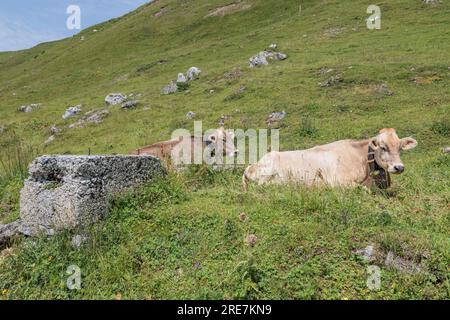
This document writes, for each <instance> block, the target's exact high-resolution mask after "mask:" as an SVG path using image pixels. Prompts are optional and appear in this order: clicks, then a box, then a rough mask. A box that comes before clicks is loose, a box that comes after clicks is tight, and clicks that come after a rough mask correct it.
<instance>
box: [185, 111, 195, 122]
mask: <svg viewBox="0 0 450 320" xmlns="http://www.w3.org/2000/svg"><path fill="white" fill-rule="evenodd" d="M186 118H187V119H189V120H192V119H194V118H195V112H193V111H189V112H188V113H187V114H186Z"/></svg>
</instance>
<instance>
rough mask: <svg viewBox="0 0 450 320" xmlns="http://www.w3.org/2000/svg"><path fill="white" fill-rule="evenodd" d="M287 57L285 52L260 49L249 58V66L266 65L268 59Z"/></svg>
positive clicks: (283, 58)
mask: <svg viewBox="0 0 450 320" xmlns="http://www.w3.org/2000/svg"><path fill="white" fill-rule="evenodd" d="M287 57H288V56H287V54H285V53H281V52H273V51H261V52H260V53H258V54H257V55H256V56H254V57H251V58H250V61H249V67H250V68H254V67H257V66H266V65H268V64H269V61H275V60H285V59H287Z"/></svg>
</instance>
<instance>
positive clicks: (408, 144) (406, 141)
mask: <svg viewBox="0 0 450 320" xmlns="http://www.w3.org/2000/svg"><path fill="white" fill-rule="evenodd" d="M401 147H402V150H411V149H414V148H415V147H417V141H416V140H415V139H413V138H411V137H408V138H403V139H402V140H401Z"/></svg>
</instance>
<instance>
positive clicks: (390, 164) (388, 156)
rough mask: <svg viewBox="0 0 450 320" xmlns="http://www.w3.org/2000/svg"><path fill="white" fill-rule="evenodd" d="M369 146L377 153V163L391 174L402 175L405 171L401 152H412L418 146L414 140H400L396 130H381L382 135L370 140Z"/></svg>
mask: <svg viewBox="0 0 450 320" xmlns="http://www.w3.org/2000/svg"><path fill="white" fill-rule="evenodd" d="M369 145H370V146H371V147H372V149H373V150H374V152H375V161H376V162H377V163H378V165H379V166H380V167H382V168H383V169H385V170H386V171H388V172H390V173H402V172H403V171H404V170H405V166H404V165H403V162H402V160H400V151H402V150H410V149H413V148H415V147H416V146H417V141H416V140H414V139H413V138H409V137H408V138H403V139H399V137H398V136H397V133H396V132H395V129H392V128H388V129H381V130H380V133H379V134H378V135H377V136H376V137H375V138H372V139H371V140H370V143H369Z"/></svg>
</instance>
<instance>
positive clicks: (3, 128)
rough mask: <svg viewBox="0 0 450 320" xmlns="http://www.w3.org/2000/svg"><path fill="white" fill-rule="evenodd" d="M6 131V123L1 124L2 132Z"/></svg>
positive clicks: (0, 132) (0, 130)
mask: <svg viewBox="0 0 450 320" xmlns="http://www.w3.org/2000/svg"><path fill="white" fill-rule="evenodd" d="M5 131H6V126H5V125H4V124H2V125H0V134H2V133H3V132H5Z"/></svg>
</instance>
